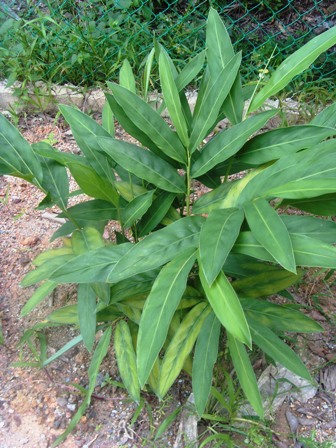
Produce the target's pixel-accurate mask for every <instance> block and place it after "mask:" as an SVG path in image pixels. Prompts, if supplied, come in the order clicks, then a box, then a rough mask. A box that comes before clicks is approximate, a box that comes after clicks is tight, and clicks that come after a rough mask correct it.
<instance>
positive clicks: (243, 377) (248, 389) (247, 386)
mask: <svg viewBox="0 0 336 448" xmlns="http://www.w3.org/2000/svg"><path fill="white" fill-rule="evenodd" d="M227 338H228V345H229V350H230V355H231V359H232V362H233V365H234V368H235V370H236V373H237V376H238V379H239V383H240V385H241V387H242V389H243V391H244V394H245V395H246V398H247V399H248V401H249V402H250V403H251V405H252V406H253V409H254V410H255V411H256V413H257V414H258V415H259V417H260V418H264V408H263V405H262V401H261V396H260V392H259V389H258V384H257V380H256V377H255V374H254V371H253V367H252V365H251V361H250V358H249V357H248V354H247V353H246V350H245V347H244V345H243V344H242V343H241V342H239V341H238V340H237V339H236V338H235V337H233V336H232V335H231V334H230V333H228V334H227Z"/></svg>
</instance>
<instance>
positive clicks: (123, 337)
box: [114, 320, 140, 403]
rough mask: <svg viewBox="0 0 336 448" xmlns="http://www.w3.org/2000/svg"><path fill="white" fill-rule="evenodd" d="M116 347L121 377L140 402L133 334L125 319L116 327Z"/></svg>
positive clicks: (131, 394) (134, 397) (135, 399)
mask: <svg viewBox="0 0 336 448" xmlns="http://www.w3.org/2000/svg"><path fill="white" fill-rule="evenodd" d="M114 349H115V353H116V358H117V363H118V368H119V372H120V376H121V379H122V381H123V383H124V385H125V387H126V389H127V391H128V393H129V394H130V396H131V397H132V398H133V400H134V401H135V402H137V403H139V402H140V386H139V381H138V374H137V367H136V358H135V353H134V348H133V342H132V336H131V332H130V329H129V327H128V325H127V323H126V322H125V321H123V320H121V321H120V322H118V324H117V326H116V329H115V333H114Z"/></svg>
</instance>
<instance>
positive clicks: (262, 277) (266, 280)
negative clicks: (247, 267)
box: [232, 266, 302, 297]
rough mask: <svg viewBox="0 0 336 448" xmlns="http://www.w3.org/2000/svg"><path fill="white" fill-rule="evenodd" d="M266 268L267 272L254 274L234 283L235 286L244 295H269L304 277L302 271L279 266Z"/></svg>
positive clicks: (240, 294)
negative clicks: (288, 269)
mask: <svg viewBox="0 0 336 448" xmlns="http://www.w3.org/2000/svg"><path fill="white" fill-rule="evenodd" d="M272 268H273V270H271V269H265V272H261V273H259V274H255V275H252V276H250V277H246V278H243V279H240V280H236V281H234V282H233V283H232V286H233V288H234V289H235V291H237V293H238V294H239V296H242V297H267V296H270V295H272V294H276V293H277V292H279V291H282V290H284V289H286V288H288V287H289V286H291V285H293V284H294V283H296V282H298V281H299V280H300V278H301V277H302V273H301V272H300V273H299V274H293V273H292V272H288V271H286V270H283V269H279V268H278V267H277V266H274V267H272Z"/></svg>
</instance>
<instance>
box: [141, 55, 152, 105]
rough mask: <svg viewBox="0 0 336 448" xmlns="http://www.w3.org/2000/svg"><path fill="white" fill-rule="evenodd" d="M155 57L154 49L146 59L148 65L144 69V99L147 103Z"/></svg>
mask: <svg viewBox="0 0 336 448" xmlns="http://www.w3.org/2000/svg"><path fill="white" fill-rule="evenodd" d="M154 56H155V49H154V48H152V49H151V51H150V52H149V54H148V55H147V56H146V58H145V59H146V63H145V69H144V73H143V98H144V100H145V101H147V95H148V88H149V82H150V75H151V71H152V66H153V60H154Z"/></svg>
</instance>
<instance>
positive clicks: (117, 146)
mask: <svg viewBox="0 0 336 448" xmlns="http://www.w3.org/2000/svg"><path fill="white" fill-rule="evenodd" d="M98 141H99V144H100V146H101V149H102V150H103V151H104V152H106V153H107V154H109V155H110V156H111V157H112V158H113V160H115V161H116V162H117V163H118V164H119V165H121V166H122V167H123V168H124V169H126V170H128V171H130V172H131V173H133V174H135V175H136V176H138V177H140V178H141V179H144V180H146V181H147V182H150V183H152V184H154V185H156V186H157V187H159V188H161V189H162V190H165V191H170V192H172V193H183V192H184V191H185V185H184V181H183V177H182V176H180V175H179V174H178V173H177V171H176V170H175V169H174V168H173V167H172V166H171V165H170V164H169V163H167V162H166V161H164V160H162V159H161V158H160V157H158V156H157V155H155V154H153V153H151V152H150V151H147V150H146V149H144V148H141V147H140V146H136V145H133V144H132V143H127V142H123V141H120V140H114V139H113V138H111V137H110V138H98Z"/></svg>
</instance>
